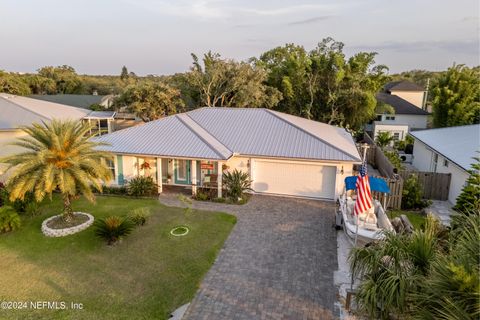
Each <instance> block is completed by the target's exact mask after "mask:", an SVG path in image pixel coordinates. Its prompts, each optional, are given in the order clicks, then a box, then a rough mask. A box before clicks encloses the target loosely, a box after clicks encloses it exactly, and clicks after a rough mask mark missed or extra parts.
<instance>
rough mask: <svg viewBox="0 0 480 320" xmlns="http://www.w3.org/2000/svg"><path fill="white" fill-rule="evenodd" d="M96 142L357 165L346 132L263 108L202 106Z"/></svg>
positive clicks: (210, 155)
mask: <svg viewBox="0 0 480 320" xmlns="http://www.w3.org/2000/svg"><path fill="white" fill-rule="evenodd" d="M96 140H98V141H101V142H105V143H108V144H109V145H108V146H103V147H102V149H104V150H106V151H111V152H113V153H120V154H138V155H152V156H164V157H181V158H182V157H183V158H195V159H217V160H226V159H228V158H230V157H232V156H234V155H244V156H257V157H272V158H294V159H310V160H326V161H353V162H359V161H360V156H359V154H358V151H357V148H356V146H355V143H354V141H353V139H352V136H351V135H350V134H349V133H348V132H347V131H346V130H345V129H342V128H338V127H334V126H331V125H327V124H324V123H320V122H316V121H312V120H307V119H304V118H300V117H295V116H291V115H287V114H284V113H280V112H275V111H271V110H267V109H261V108H259V109H255V108H200V109H197V110H194V111H190V112H186V113H182V114H177V115H172V116H169V117H165V118H162V119H159V120H155V121H151V122H148V123H146V124H144V125H140V126H136V127H131V128H127V129H124V130H120V131H117V132H114V133H111V134H107V135H104V136H101V137H99V138H96Z"/></svg>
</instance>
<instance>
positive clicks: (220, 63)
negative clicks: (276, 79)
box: [185, 52, 281, 108]
mask: <svg viewBox="0 0 480 320" xmlns="http://www.w3.org/2000/svg"><path fill="white" fill-rule="evenodd" d="M192 57H193V67H192V68H191V70H190V72H188V73H187V74H186V75H185V79H186V82H187V83H188V84H189V86H190V87H191V88H192V91H193V92H194V93H195V96H196V97H197V99H198V101H197V105H198V106H207V107H252V108H255V107H267V108H271V107H273V106H275V105H276V104H277V103H278V101H279V100H280V99H281V95H280V93H279V92H278V90H276V89H274V88H272V87H269V86H266V85H265V84H264V81H265V79H266V76H267V75H266V72H265V70H263V68H260V67H256V66H254V65H251V64H249V63H246V62H235V61H233V60H224V59H221V57H220V55H219V54H217V53H212V52H208V53H207V54H205V55H204V57H203V66H202V65H201V63H200V61H199V59H198V57H197V56H196V55H194V54H192Z"/></svg>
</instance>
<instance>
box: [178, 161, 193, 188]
mask: <svg viewBox="0 0 480 320" xmlns="http://www.w3.org/2000/svg"><path fill="white" fill-rule="evenodd" d="M175 184H190V160H175Z"/></svg>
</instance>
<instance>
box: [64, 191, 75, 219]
mask: <svg viewBox="0 0 480 320" xmlns="http://www.w3.org/2000/svg"><path fill="white" fill-rule="evenodd" d="M63 220H65V221H67V222H70V221H72V220H73V209H72V199H71V196H70V195H69V194H68V193H66V194H64V195H63Z"/></svg>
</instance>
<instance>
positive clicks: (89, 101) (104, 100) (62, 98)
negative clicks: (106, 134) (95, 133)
mask: <svg viewBox="0 0 480 320" xmlns="http://www.w3.org/2000/svg"><path fill="white" fill-rule="evenodd" d="M30 98H33V99H38V100H43V101H48V102H54V103H59V104H63V105H68V106H72V107H77V108H83V109H89V110H90V106H91V105H93V104H99V105H101V106H104V107H105V109H108V108H110V107H111V106H112V105H113V99H114V95H112V94H110V95H105V96H99V95H95V94H91V95H90V94H52V95H42V94H34V95H31V96H30ZM98 112H110V111H98ZM92 119H94V118H92ZM141 123H143V121H142V120H141V119H139V118H137V117H136V116H135V115H134V114H132V113H127V112H115V113H114V114H113V120H112V121H111V122H110V124H109V125H110V126H111V131H118V130H121V129H125V128H128V127H133V126H136V125H138V124H141ZM102 130H105V128H104V127H102Z"/></svg>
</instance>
